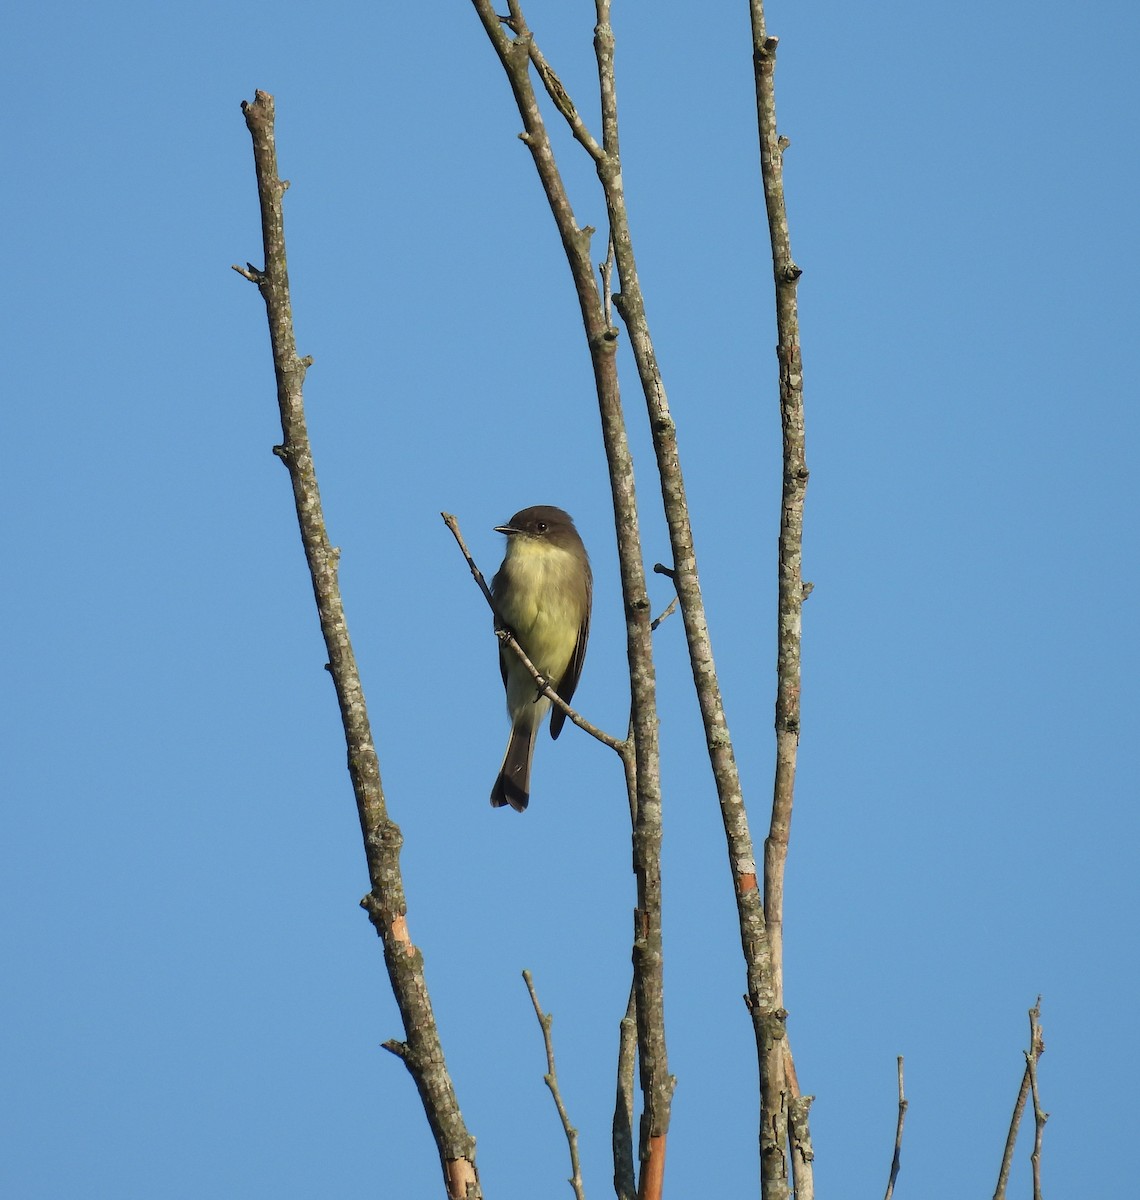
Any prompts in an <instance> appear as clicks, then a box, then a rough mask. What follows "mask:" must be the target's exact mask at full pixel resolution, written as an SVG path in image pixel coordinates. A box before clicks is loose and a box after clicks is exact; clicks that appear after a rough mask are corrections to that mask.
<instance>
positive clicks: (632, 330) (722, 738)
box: [594, 0, 813, 1200]
mask: <svg viewBox="0 0 1140 1200" xmlns="http://www.w3.org/2000/svg"><path fill="white" fill-rule="evenodd" d="M595 6H596V11H597V26H596V28H595V35H594V46H595V52H596V56H597V61H598V78H599V84H600V92H601V98H602V132H603V140H602V144H603V149H604V151H605V154H604V156H603V157H601V158H596V162H597V170H598V177H599V179H600V180H601V183H602V187H603V190H604V192H605V197H606V208H607V213H608V217H609V221H610V232H611V238H612V240H613V247H614V255H615V259H616V263H617V269H618V277H619V280H620V284H621V292H620V294H619V295H617V296H615V297H614V304H615V306H616V307H617V309H618V312H619V313H620V314H621V316H622V320H623V322H624V323H625V326H626V328H627V330H628V331H629V336H630V345H631V347H632V349H633V354H634V360H635V362H636V365H637V371H638V376H639V378H640V381H641V387H642V393H643V395H644V398H645V403H646V407H647V410H648V413H649V428H650V434H651V437H652V440H653V448H654V453H655V456H656V460H657V469H658V475H659V478H660V482H661V495H662V501H663V505H664V510H665V517H666V522H667V524H668V528H669V541H670V545H671V548H672V551H673V571H674V578H675V581H676V585H677V597H678V601H679V604H680V609H681V615H682V620H683V622H684V626H685V636H686V640H687V642H688V648H689V659H690V663H691V665H692V671H693V682H694V686H695V688H696V692H697V699H698V703H699V706H700V711H701V719H702V721H703V724H704V730H705V740H706V744H707V745H708V748H709V759H710V763H711V765H712V771H713V779H714V781H715V784H716V789H717V797H718V800H719V803H720V808H721V818H722V822H723V824H724V831H725V839H726V843H727V847H728V854H729V865H730V869H731V874H732V882H733V891H734V895H735V899H736V905H737V918H738V921H739V925H740V937H741V947H742V950H743V953H744V959H745V966H746V971H747V978H748V993H747V1002H748V1008H749V1011H750V1013H751V1015H752V1020H753V1026H754V1030H755V1035H756V1043H757V1055H758V1058H759V1062H760V1075H761V1123H760V1157H761V1173H762V1180H763V1188H764V1196H765V1198H766V1200H781V1198H782V1197H783V1196H785V1195H786V1194H787V1191H788V1187H789V1184H790V1178H791V1171H792V1168H791V1165H790V1164H789V1161H788V1157H787V1153H786V1147H787V1130H788V1123H789V1120H790V1119H791V1117H792V1105H793V1103H794V1105H795V1112H794V1115H795V1125H796V1134H797V1136H796V1138H795V1139H794V1147H795V1150H796V1153H795V1156H794V1162H795V1165H796V1167H797V1168H798V1171H799V1174H798V1177H797V1179H798V1181H799V1182H800V1183H802V1194H803V1196H804V1200H808V1197H810V1195H811V1193H812V1190H813V1188H812V1181H811V1139H810V1131H809V1128H808V1121H807V1107H808V1103H809V1101H808V1099H807V1098H806V1097H800V1096H798V1093H797V1092H796V1089H795V1087H794V1079H795V1075H794V1071H793V1070H792V1068H791V1053H790V1050H789V1049H788V1044H787V1037H786V1030H785V1028H784V1012H783V1004H782V999H783V997H782V971H781V967H780V954H779V948H778V946H777V945H774V944H773V943H772V942H771V941H770V938H771V932H770V929H769V927H768V923H767V914H766V908H765V904H764V898H763V897H762V896H761V893H760V891H759V889H758V887H757V879H756V862H755V854H754V850H753V843H752V835H751V832H750V830H749V826H748V813H747V810H746V808H745V805H744V795H743V790H742V788H741V783H740V775H739V772H738V770H737V765H736V757H735V754H734V752H733V748H732V740H731V737H730V734H729V730H728V721H727V718H726V716H725V711H724V702H723V698H722V694H721V690H720V683H719V680H718V678H717V673H716V666H715V663H714V660H713V653H712V642H711V638H710V635H709V629H708V623H707V620H706V617H705V609H704V601H703V599H702V596H701V586H700V575H699V572H698V569H697V558H696V551H695V548H694V544H693V536H692V528H691V525H690V522H689V510H688V501H687V498H686V494H685V484H684V478H683V475H682V472H681V459H680V451H679V447H678V444H677V431H676V426H675V424H674V421H673V417H672V414H671V412H670V410H669V402H668V397H667V395H666V392H665V386H664V382H663V380H662V377H661V371H660V369H659V366H658V363H657V356H656V353H655V352H654V349H653V341H652V338H651V336H650V332H649V322H648V318H647V316H646V310H645V302H644V297H643V295H642V291H641V284H640V281H639V278H638V273H637V265H636V260H635V258H634V254H633V243H632V237H631V234H630V226H629V217H628V211H627V208H626V203H625V195H624V190H623V184H622V175H621V162H620V155H619V149H618V122H617V89H616V84H615V76H614V36H613V29H612V26H611V24H610V19H609V13H610V0H595ZM781 203H782V201H781ZM785 227H786V221H785ZM792 315H793V324H792V326H791V329H792V332H793V334H794V329H795V325H794V296H793V313H792ZM781 337H783V334H781ZM796 354H797V355H798V348H797V350H796ZM783 361H784V360H783V358H781V363H783ZM786 374H787V373H786V372H785V371H783V370H781V388H782V389H783V381H784V377H785V375H786ZM782 408H783V406H782ZM786 411H787V410H786V409H785V412H786ZM800 429H801V445H802V420H801V421H800ZM784 446H785V459H787V456H788V426H787V417H786V416H785V433H784ZM801 459H802V454H801ZM801 500H802V496H801ZM784 507H785V513H786V511H787V504H786V503H785V506H784ZM784 524H785V521H784V520H782V521H781V531H782V536H783V528H784ZM785 557H786V556H785V554H784V553H781V585H780V586H781V595H783V591H784V568H783V563H784V561H785ZM797 562H798V559H797ZM782 611H783V610H781V612H782ZM797 614H798V609H797ZM796 635H797V642H796V648H797V653H796V660H795V662H796V681H797V682H796V694H797V696H798V620H797V624H796ZM796 724H797V726H798V712H797V720H796ZM793 763H794V758H793ZM787 799H788V807H787V813H786V817H787V818H790V804H791V791H790V787H789V790H788V793H787ZM783 846H784V855H785V856H786V851H787V838H786V836H785V837H784V839H783ZM767 857H768V855H767V854H766V859H767ZM782 864H783V859H782V858H780V859H779V871H778V873H777V875H778V879H779V888H780V893H781V895H782V879H783V871H782ZM767 894H768V888H767V869H766V888H765V896H767ZM780 911H781V910H780V908H779V907H778V908H777V909H776V913H777V917H779V913H780ZM789 1080H791V1081H792V1086H790V1085H789Z"/></svg>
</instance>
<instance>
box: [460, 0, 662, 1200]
mask: <svg viewBox="0 0 1140 1200" xmlns="http://www.w3.org/2000/svg"><path fill="white" fill-rule="evenodd" d="M472 2H473V4H474V7H475V11H476V12H477V14H478V16H479V19H480V21H481V22H482V24H483V28H484V30H485V31H486V33H487V36H488V38H489V39H490V41H491V44H492V45H493V46H494V48H495V51H496V53H497V54H498V56H499V61H500V62H501V63H502V65H503V69H504V71H505V72H506V75H507V80H508V82H509V84H510V87H511V91H512V93H513V94H514V98H515V103H516V104H517V105H518V110H519V114H520V116H521V117H522V122H523V133H522V134H520V137H521V139H522V141H523V142H524V143H525V145H526V146H527V148H528V149H529V150H530V152H531V155H532V157H533V159H534V164H535V168H536V170H537V172H538V177H539V180H540V181H541V184H542V188H543V191H544V192H545V193H546V198H547V202H548V203H549V205H550V210H551V213H552V214H553V216H554V220H555V224H556V225H557V228H558V233H559V236H560V238H561V240H562V246H563V249H564V250H565V253H566V260H567V262H568V264H569V266H570V273H571V276H572V278H573V281H574V289H575V292H576V294H577V296H578V303H579V308H580V311H581V314H582V322H583V326H584V328H585V333H586V342H587V346H588V347H589V352H590V361H591V363H592V365H593V369H594V381H595V387H596V391H597V397H598V411H599V413H600V416H601V423H602V441H603V445H604V448H605V453H606V462H607V466H608V469H609V477H610V489H611V492H612V495H613V505H614V523H615V527H616V530H617V543H618V564H619V569H620V573H621V583H622V595H623V599H624V603H625V614H626V657H627V662H628V665H629V673H630V691H631V720H630V725H631V735H632V738H633V744H634V764H633V766H634V769H633V771H632V772H627V776H628V777H629V778H630V779H632V780H633V781H635V787H636V794H635V795H634V796H632V797H631V811H632V812H633V813H634V833H633V843H634V855H633V857H634V874H635V876H636V878H637V911H636V915H635V931H634V943H633V960H634V988H635V991H636V1012H637V1030H638V1061H639V1063H640V1076H641V1089H642V1095H643V1099H644V1109H643V1115H642V1121H641V1137H640V1159H641V1177H640V1181H639V1196H641V1197H642V1200H651V1198H654V1197H656V1196H659V1195H660V1189H661V1186H662V1182H661V1181H662V1179H663V1175H664V1160H665V1140H666V1135H667V1133H668V1128H669V1111H670V1104H671V1100H672V1093H673V1082H674V1081H673V1079H672V1076H670V1075H669V1066H668V1057H667V1053H666V1043H665V1019H664V991H663V976H664V971H663V957H662V942H661V859H660V846H661V785H660V764H659V755H658V740H657V708H656V678H655V672H654V665H653V646H652V629H651V627H650V624H651V613H650V610H649V597H648V592H647V589H646V582H645V567H644V563H643V558H642V552H641V538H640V534H639V529H638V515H637V503H636V496H635V491H634V479H633V462H632V458H631V456H630V452H629V443H628V438H627V435H626V428H625V418H624V414H623V413H622V408H621V392H620V388H619V385H618V375H617V364H616V356H615V351H616V345H617V330H616V329H614V328H613V327H612V326H611V325H610V324H609V322H608V321H607V319H606V308H605V305H604V303H603V299H602V296H601V294H600V291H599V288H598V282H597V279H596V277H595V275H594V270H593V263H592V261H591V258H590V237H591V235H592V233H593V232H594V231H593V230H591V229H588V228H582V227H581V226H579V225H578V222H577V220H576V219H575V216H574V211H573V207H572V205H571V203H570V200H569V197H568V196H567V193H566V189H565V186H564V184H563V181H562V177H561V174H560V172H559V170H558V167H557V164H556V162H555V159H554V152H553V150H552V148H551V145H550V139H549V137H548V135H547V131H546V127H545V124H544V122H543V118H542V112H541V109H540V106H539V102H538V98H537V95H536V94H535V90H534V86H533V81H532V78H531V74H530V68H531V64H532V62H533V61H534V60H535V59H536V58H537V60H538V62H540V63H541V64H542V66H541V67H537V66H536V70H538V71H539V73H540V77H541V78H542V80H543V83H544V86H545V87H546V89H547V91H548V93H549V94H550V95H551V97H552V99H553V100H554V102H555V105H556V107H557V108H558V109H559V111H560V112H561V113H562V115H563V116H564V117H565V119H566V120H567V121H568V122H569V123H570V126H571V128H572V129H573V130H574V132H575V134H576V136H578V138H579V140H580V141H581V142H582V144H583V145H584V146H585V147H586V149H587V151H588V152H589V153H590V154H591V156H594V155H596V153H597V147H596V142H594V140H593V138H592V135H588V134H587V133H586V131H585V129H584V126H583V125H582V123H581V121H580V120H579V119H578V118H577V109H576V108H575V106H574V103H573V101H572V100H571V98H570V97H569V96H567V95H566V92H565V89H564V88H563V87H562V85H561V83H560V82H556V81H557V76H556V75H555V74H554V72H553V69H552V68H551V67H550V66H549V64H547V63H546V61H545V59H543V58H542V57H541V55H537V54H536V51H535V48H534V37H533V34H532V33H531V31H530V29H529V28H528V26H527V23H526V20H525V18H524V16H523V13H522V8H521V5H520V4H519V2H518V0H509V5H508V7H509V14H510V15H509V16H508V17H506V18H500V17H499V16H498V15H497V14H496V12H495V9H494V6H493V5H492V4H491V3H490V0H472ZM604 137H605V128H603V139H604ZM602 158H603V159H604V160H606V161H608V155H607V154H603V155H602ZM601 169H602V168H601V167H600V166H599V170H601Z"/></svg>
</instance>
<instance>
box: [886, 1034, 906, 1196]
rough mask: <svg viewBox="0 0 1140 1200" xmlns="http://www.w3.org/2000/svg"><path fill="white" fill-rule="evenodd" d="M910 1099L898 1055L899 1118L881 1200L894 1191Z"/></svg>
mask: <svg viewBox="0 0 1140 1200" xmlns="http://www.w3.org/2000/svg"><path fill="white" fill-rule="evenodd" d="M909 1103H910V1101H908V1100H907V1098H906V1096H905V1094H904V1093H903V1056H902V1055H901V1054H900V1055H899V1120H898V1124H897V1125H896V1126H895V1153H894V1157H892V1159H891V1175H890V1178H889V1179H888V1180H887V1193H886V1196H885V1197H884V1198H883V1200H891V1196H893V1195H894V1191H895V1180H896V1179H898V1177H899V1165H900V1162H901V1159H902V1136H903V1122H904V1121H905V1120H906V1110H907V1106H908V1105H909Z"/></svg>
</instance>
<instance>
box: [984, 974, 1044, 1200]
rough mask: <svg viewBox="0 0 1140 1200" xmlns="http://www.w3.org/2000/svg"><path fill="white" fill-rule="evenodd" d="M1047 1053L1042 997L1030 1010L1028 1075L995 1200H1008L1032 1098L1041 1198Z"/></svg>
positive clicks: (1036, 1192)
mask: <svg viewBox="0 0 1140 1200" xmlns="http://www.w3.org/2000/svg"><path fill="white" fill-rule="evenodd" d="M1044 1053H1045V1039H1044V1037H1043V1036H1042V1033H1041V997H1040V996H1038V997H1037V1003H1036V1004H1035V1005H1034V1006H1033V1007H1032V1008H1031V1009H1030V1010H1029V1049H1028V1050H1027V1051H1026V1052H1025V1071H1024V1073H1023V1074H1022V1076H1021V1087H1020V1088H1019V1089H1018V1092H1017V1100H1016V1101H1015V1102H1014V1105H1013V1116H1012V1118H1011V1119H1010V1122H1009V1133H1008V1134H1007V1135H1006V1139H1005V1150H1004V1152H1003V1153H1002V1156H1001V1167H1000V1169H999V1170H998V1181H997V1187H996V1188H994V1200H1006V1188H1007V1187H1008V1185H1009V1172H1010V1169H1011V1168H1012V1166H1013V1150H1014V1147H1015V1146H1016V1145H1017V1133H1018V1130H1019V1128H1020V1127H1021V1115H1022V1113H1024V1112H1025V1102H1026V1100H1028V1099H1029V1095H1030V1092H1032V1094H1033V1116H1034V1122H1035V1130H1034V1139H1033V1153H1032V1155H1031V1156H1030V1158H1031V1162H1032V1164H1033V1200H1040V1196H1041V1136H1042V1134H1043V1133H1044V1130H1045V1122H1046V1121H1047V1120H1048V1119H1049V1114H1048V1113H1045V1112H1042V1111H1041V1105H1040V1103H1039V1101H1038V1098H1037V1062H1038V1060H1039V1059H1040V1058H1041V1055H1042V1054H1044Z"/></svg>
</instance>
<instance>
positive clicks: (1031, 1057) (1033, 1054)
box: [1025, 996, 1049, 1200]
mask: <svg viewBox="0 0 1140 1200" xmlns="http://www.w3.org/2000/svg"><path fill="white" fill-rule="evenodd" d="M1040 1017H1041V997H1040V996H1038V997H1037V1003H1036V1004H1035V1005H1034V1006H1033V1007H1032V1008H1031V1009H1030V1010H1029V1050H1028V1052H1027V1053H1026V1055H1025V1069H1026V1070H1027V1071H1028V1072H1029V1087H1030V1090H1031V1092H1032V1094H1033V1126H1034V1128H1033V1153H1032V1154H1030V1156H1029V1161H1030V1162H1031V1163H1032V1164H1033V1200H1041V1139H1042V1136H1043V1135H1044V1133H1045V1122H1046V1121H1048V1120H1049V1114H1048V1113H1047V1112H1045V1111H1044V1109H1042V1107H1041V1096H1040V1094H1039V1093H1038V1091H1037V1060H1038V1059H1039V1058H1040V1057H1041V1055H1042V1054H1044V1053H1045V1040H1044V1038H1043V1037H1042V1036H1041V1025H1040Z"/></svg>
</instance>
